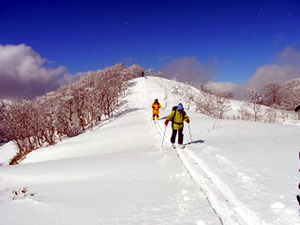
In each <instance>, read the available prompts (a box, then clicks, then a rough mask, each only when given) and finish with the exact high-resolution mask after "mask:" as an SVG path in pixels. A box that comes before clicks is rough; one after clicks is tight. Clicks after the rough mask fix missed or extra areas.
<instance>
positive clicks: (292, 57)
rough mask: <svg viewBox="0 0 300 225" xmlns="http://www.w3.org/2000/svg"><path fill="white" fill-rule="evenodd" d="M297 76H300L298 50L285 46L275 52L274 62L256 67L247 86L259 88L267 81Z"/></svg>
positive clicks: (284, 79) (279, 80)
mask: <svg viewBox="0 0 300 225" xmlns="http://www.w3.org/2000/svg"><path fill="white" fill-rule="evenodd" d="M298 77H300V52H299V51H297V50H296V49H294V48H292V47H287V48H285V49H284V50H282V51H281V52H280V53H279V54H277V56H276V59H275V62H274V64H271V65H263V66H260V67H258V68H257V70H256V72H255V74H254V75H253V76H252V77H251V78H250V79H249V81H248V84H247V86H248V87H249V88H256V89H261V88H263V86H264V85H266V84H267V83H269V82H274V81H275V82H276V81H277V82H284V81H287V80H290V79H293V78H298Z"/></svg>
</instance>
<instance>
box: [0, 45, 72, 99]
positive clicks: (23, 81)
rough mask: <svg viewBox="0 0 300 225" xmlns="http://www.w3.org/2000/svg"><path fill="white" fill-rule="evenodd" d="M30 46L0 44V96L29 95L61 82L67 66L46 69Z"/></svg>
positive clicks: (40, 58)
mask: <svg viewBox="0 0 300 225" xmlns="http://www.w3.org/2000/svg"><path fill="white" fill-rule="evenodd" d="M46 61H47V60H46V59H44V58H42V57H41V56H40V55H39V54H38V53H37V52H35V51H34V50H33V49H32V48H31V47H30V46H27V45H25V44H20V45H0V80H1V82H0V98H15V97H18V98H32V97H34V96H37V95H41V94H44V93H45V92H47V91H51V90H53V89H55V88H57V87H59V85H60V84H62V83H63V82H64V76H65V75H67V69H66V68H65V67H63V66H59V67H57V68H47V67H45V66H44V64H45V63H46Z"/></svg>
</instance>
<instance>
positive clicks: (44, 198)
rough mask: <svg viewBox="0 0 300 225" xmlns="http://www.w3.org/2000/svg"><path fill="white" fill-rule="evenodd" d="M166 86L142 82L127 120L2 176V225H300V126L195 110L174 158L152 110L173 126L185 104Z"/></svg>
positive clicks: (129, 101)
mask: <svg viewBox="0 0 300 225" xmlns="http://www.w3.org/2000/svg"><path fill="white" fill-rule="evenodd" d="M163 82H167V81H165V80H164V79H161V78H154V77H147V78H138V79H135V80H133V81H132V86H131V88H130V90H129V93H128V96H127V98H126V99H124V101H126V104H125V105H124V106H123V108H122V109H121V110H123V111H124V113H123V114H120V115H119V116H118V117H116V118H114V119H112V120H110V121H105V123H104V124H102V125H101V126H99V127H97V128H96V129H95V130H94V131H88V132H86V133H84V134H82V135H79V136H77V137H74V138H70V139H68V140H65V141H63V142H61V143H58V144H57V145H55V146H50V147H47V148H42V149H39V150H36V151H34V152H32V153H31V154H29V155H28V157H27V158H26V159H25V160H24V161H23V163H22V164H20V165H17V166H6V167H4V166H2V167H0V218H1V219H0V221H1V224H5V225H10V224H12V225H15V224H22V225H27V224H30V225H32V224H45V225H48V224H49V225H50V224H57V225H58V224H72V225H73V224H78V225H79V224H80V225H82V224H88V225H93V224H128V225H129V224H130V225H133V224H137V225H140V224H149V225H153V224H155V225H157V224H170V225H171V224H196V225H204V224H213V225H215V224H228V225H234V224H249V225H250V224H251V225H252V224H254V225H256V224H275V225H279V224H300V222H299V217H298V205H297V203H296V200H295V196H296V194H297V192H298V191H297V185H298V178H299V177H298V172H297V171H298V146H300V139H299V126H295V125H293V126H292V125H281V124H264V123H255V122H244V121H231V120H217V119H214V118H210V117H208V116H205V115H202V114H199V113H195V112H193V111H187V114H188V115H189V116H190V118H191V125H190V126H188V125H186V126H185V130H184V134H185V136H184V139H185V141H184V142H185V143H186V149H185V150H174V149H173V148H171V147H170V144H169V138H170V134H171V129H170V126H169V127H167V129H165V126H164V124H163V122H164V120H163V119H162V120H160V121H158V122H157V123H154V122H153V121H152V120H151V116H152V115H151V103H152V102H153V100H154V99H155V98H158V99H159V101H160V102H161V104H162V106H163V109H162V110H161V113H160V115H161V118H163V117H165V116H166V115H168V114H169V113H170V110H171V108H172V106H173V105H176V104H178V103H179V102H183V104H185V102H184V99H182V98H181V96H180V95H176V94H174V93H170V92H169V91H167V89H165V88H163V86H164V85H163ZM165 131H166V132H165ZM8 144H9V145H8ZM8 144H6V145H4V146H2V147H0V158H1V157H4V156H3V154H1V153H3V152H4V151H5V152H6V154H8V153H7V152H9V150H8V149H10V148H14V147H13V146H12V144H11V143H8ZM3 161H4V160H1V162H3ZM24 187H26V188H27V190H28V191H27V192H26V194H23V193H20V194H18V195H17V196H16V195H14V194H13V193H12V191H14V190H16V191H18V190H20V189H22V188H24ZM24 195H26V196H24ZM14 197H15V198H16V200H11V199H12V198H14Z"/></svg>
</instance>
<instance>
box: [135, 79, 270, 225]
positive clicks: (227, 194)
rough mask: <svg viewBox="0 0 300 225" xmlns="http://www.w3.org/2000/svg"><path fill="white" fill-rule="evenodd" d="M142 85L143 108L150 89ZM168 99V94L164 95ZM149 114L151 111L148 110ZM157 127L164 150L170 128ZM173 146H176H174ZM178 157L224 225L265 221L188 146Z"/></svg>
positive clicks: (140, 100)
mask: <svg viewBox="0 0 300 225" xmlns="http://www.w3.org/2000/svg"><path fill="white" fill-rule="evenodd" d="M141 83H142V85H141V87H140V88H139V90H140V95H139V97H138V99H137V102H138V106H139V107H140V108H147V107H149V106H147V105H145V104H143V103H144V102H147V99H148V98H147V91H146V86H145V82H141ZM165 96H166V97H165V100H167V94H166V95H165ZM147 115H149V114H147ZM155 124H156V129H157V131H158V132H159V134H160V136H161V138H162V139H161V140H162V145H161V146H160V148H161V151H163V146H168V147H170V144H169V140H167V138H166V136H167V137H169V136H170V135H171V132H170V131H167V132H166V130H165V129H166V128H162V126H164V124H159V123H157V122H155ZM172 150H173V149H172ZM176 151H177V154H178V157H179V158H180V160H181V162H182V164H183V165H184V167H185V168H186V170H187V172H188V173H189V174H190V176H191V178H192V179H193V180H194V181H195V182H196V183H197V184H198V185H199V188H200V190H201V191H202V192H203V193H204V195H205V196H206V199H207V201H208V203H209V205H210V206H211V207H212V209H213V211H214V212H215V214H216V216H217V217H218V218H219V221H220V224H224V225H266V224H267V223H266V222H265V221H262V220H261V219H260V218H258V216H257V215H256V214H255V213H254V212H252V211H251V210H250V209H249V208H247V207H246V206H245V205H244V204H243V203H242V202H241V201H240V200H239V199H238V198H237V197H236V196H235V195H234V194H233V192H232V191H231V190H230V188H229V187H228V186H226V184H225V183H223V182H222V180H221V179H220V178H219V177H218V176H217V175H216V174H214V173H213V172H212V171H211V170H210V169H209V167H208V166H207V165H206V164H205V163H204V162H203V161H202V160H201V159H200V158H199V157H198V156H197V155H196V154H194V153H193V152H192V151H191V150H190V149H189V148H185V150H181V149H177V150H176Z"/></svg>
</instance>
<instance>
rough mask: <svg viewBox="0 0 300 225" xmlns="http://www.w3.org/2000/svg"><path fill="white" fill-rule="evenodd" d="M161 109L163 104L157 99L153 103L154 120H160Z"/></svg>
mask: <svg viewBox="0 0 300 225" xmlns="http://www.w3.org/2000/svg"><path fill="white" fill-rule="evenodd" d="M160 108H161V104H160V103H159V102H158V99H155V100H154V102H153V103H152V119H153V120H155V117H156V118H157V120H159V109H160Z"/></svg>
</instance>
